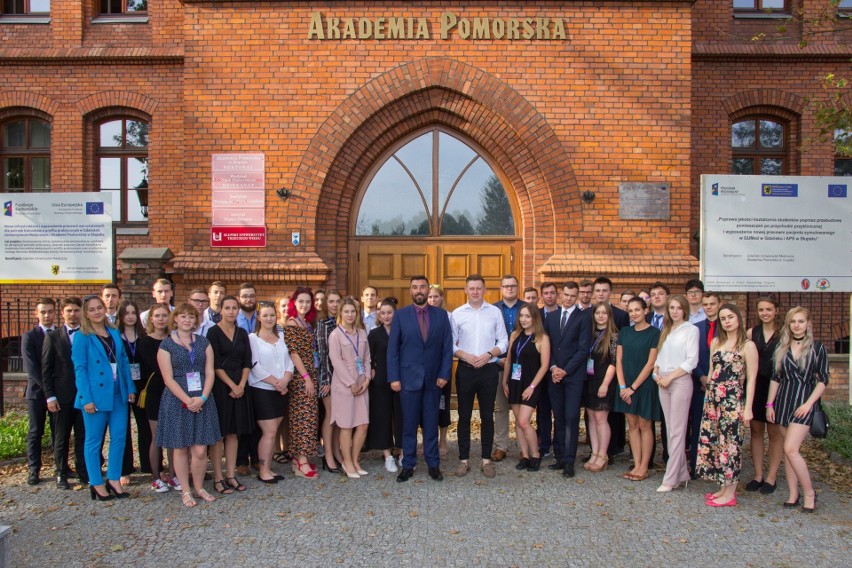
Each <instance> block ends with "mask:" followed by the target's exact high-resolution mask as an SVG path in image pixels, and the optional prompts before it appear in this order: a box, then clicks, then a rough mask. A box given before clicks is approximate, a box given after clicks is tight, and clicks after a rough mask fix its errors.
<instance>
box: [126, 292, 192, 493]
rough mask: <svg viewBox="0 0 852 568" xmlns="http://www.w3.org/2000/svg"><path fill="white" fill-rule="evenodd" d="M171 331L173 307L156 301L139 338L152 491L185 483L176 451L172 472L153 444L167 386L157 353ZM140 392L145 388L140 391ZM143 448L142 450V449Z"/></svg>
mask: <svg viewBox="0 0 852 568" xmlns="http://www.w3.org/2000/svg"><path fill="white" fill-rule="evenodd" d="M168 334H169V306H167V305H166V304H154V305H153V306H151V308H150V309H149V310H148V322H147V323H146V324H145V335H144V336H143V337H142V339H140V340H139V351H138V353H137V356H138V357H139V370H140V371H141V373H142V383H143V384H142V386H143V388H144V389H145V416H146V417H147V419H148V426H149V428H150V430H151V440H152V443H151V444H150V445H149V447H148V463H149V464H150V465H151V491H153V492H155V493H166V492H168V490H169V488H171V489H173V490H175V491H180V490H181V489H182V488H181V485H180V482H179V481H178V479H177V476H176V475H175V470H174V467H175V460H174V450H171V449H169V450H167V451H166V455H167V456H168V458H169V470H170V472H171V475H169V474H166V473H164V472H163V471H162V466H163V458H162V451H161V449H160V448H159V447H158V446H157V444H155V443H153V440H156V439H157V425H158V424H159V419H160V400H161V399H162V398H163V390H164V389H165V388H166V386H165V383H164V382H163V375H162V373H160V366H159V364H158V363H157V352H158V351H159V350H160V343H161V342H162V341H163V340H164V339H165V338H166V337H167V336H168ZM139 392H140V393H141V392H142V391H139ZM140 451H141V450H140Z"/></svg>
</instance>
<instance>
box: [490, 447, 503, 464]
mask: <svg viewBox="0 0 852 568" xmlns="http://www.w3.org/2000/svg"><path fill="white" fill-rule="evenodd" d="M504 459H506V452H505V450H501V449H500V448H497V449H495V450H494V451H493V452H491V461H496V462H501V461H503V460H504Z"/></svg>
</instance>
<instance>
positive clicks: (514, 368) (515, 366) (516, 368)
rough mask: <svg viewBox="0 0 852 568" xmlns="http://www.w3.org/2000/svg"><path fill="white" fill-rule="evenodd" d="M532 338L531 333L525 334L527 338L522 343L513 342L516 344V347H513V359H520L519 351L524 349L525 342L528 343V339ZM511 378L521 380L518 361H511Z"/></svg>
mask: <svg viewBox="0 0 852 568" xmlns="http://www.w3.org/2000/svg"><path fill="white" fill-rule="evenodd" d="M532 338H533V335H532V334H529V335H528V336H527V340H526V341H524V342H523V344H522V343H521V342H520V341H517V342H516V343H515V345H517V347H515V361H520V360H521V351H523V350H524V347H526V346H527V343H529V342H530V339H532ZM511 378H512V380H513V381H520V380H521V364H520V363H512V377H511Z"/></svg>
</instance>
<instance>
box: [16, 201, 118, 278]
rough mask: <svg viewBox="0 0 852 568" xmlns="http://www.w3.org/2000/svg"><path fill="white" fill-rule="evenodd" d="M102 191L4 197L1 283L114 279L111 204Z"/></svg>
mask: <svg viewBox="0 0 852 568" xmlns="http://www.w3.org/2000/svg"><path fill="white" fill-rule="evenodd" d="M103 196H104V194H103V193H65V192H62V193H0V202H2V203H3V216H2V223H0V230H2V234H0V256H2V259H3V261H2V262H0V284H48V283H54V284H78V283H87V284H91V283H102V282H110V281H112V246H113V243H112V201H111V200H110V199H109V198H108V197H107V198H106V199H104V197H103Z"/></svg>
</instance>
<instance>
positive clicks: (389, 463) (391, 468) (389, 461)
mask: <svg viewBox="0 0 852 568" xmlns="http://www.w3.org/2000/svg"><path fill="white" fill-rule="evenodd" d="M385 470H386V471H388V472H390V473H396V472H398V471H399V468H398V467H397V466H396V460H395V459H394V458H393V456H388V457H386V458H385Z"/></svg>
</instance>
